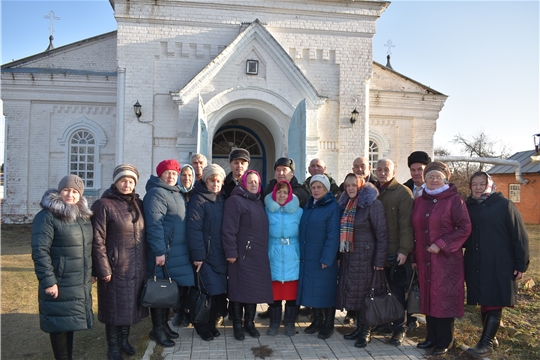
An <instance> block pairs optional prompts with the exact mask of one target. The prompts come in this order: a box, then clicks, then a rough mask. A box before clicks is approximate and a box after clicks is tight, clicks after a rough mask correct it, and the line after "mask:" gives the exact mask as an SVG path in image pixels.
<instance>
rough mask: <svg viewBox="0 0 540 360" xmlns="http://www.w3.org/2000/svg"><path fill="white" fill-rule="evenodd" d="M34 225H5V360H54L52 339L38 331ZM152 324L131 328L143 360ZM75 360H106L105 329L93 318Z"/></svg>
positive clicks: (77, 343)
mask: <svg viewBox="0 0 540 360" xmlns="http://www.w3.org/2000/svg"><path fill="white" fill-rule="evenodd" d="M31 234H32V227H31V225H4V224H3V225H2V256H1V261H2V328H1V330H2V354H1V358H2V359H4V360H15V359H17V360H19V359H36V360H37V359H53V358H54V356H53V354H52V349H51V345H50V341H49V335H48V334H47V333H44V332H43V331H41V329H40V328H39V315H38V314H39V310H38V301H37V287H38V282H37V279H36V275H35V273H34V263H33V261H32V257H31V247H30V239H31ZM92 295H93V299H94V303H93V309H94V314H97V301H96V299H97V293H96V287H95V286H94V289H93V294H92ZM150 327H151V325H150V320H149V319H148V318H147V319H144V320H143V321H142V322H141V323H139V324H137V326H134V327H132V330H131V335H130V342H131V343H132V344H133V345H134V346H135V347H136V348H137V354H136V355H135V356H134V357H133V358H134V359H135V358H136V359H140V358H141V357H142V356H143V354H144V352H145V351H146V348H147V347H148V330H149V329H150ZM73 355H74V359H85V360H102V359H106V358H107V344H106V341H105V327H104V325H103V324H101V323H100V322H99V321H98V320H97V316H95V317H94V326H93V328H92V329H91V330H87V331H77V332H76V333H75V337H74V354H73Z"/></svg>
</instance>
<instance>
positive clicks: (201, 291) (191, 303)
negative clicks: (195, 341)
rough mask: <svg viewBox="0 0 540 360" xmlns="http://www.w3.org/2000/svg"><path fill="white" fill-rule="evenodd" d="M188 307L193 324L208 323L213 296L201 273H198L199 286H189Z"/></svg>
mask: <svg viewBox="0 0 540 360" xmlns="http://www.w3.org/2000/svg"><path fill="white" fill-rule="evenodd" d="M187 307H188V309H189V315H190V320H191V322H192V323H193V324H206V323H207V322H208V321H209V320H210V308H211V307H212V297H211V296H210V295H209V294H208V292H207V291H206V287H205V286H204V282H203V279H202V276H201V273H200V272H198V273H197V286H196V287H195V286H193V287H191V288H189V291H188V294H187Z"/></svg>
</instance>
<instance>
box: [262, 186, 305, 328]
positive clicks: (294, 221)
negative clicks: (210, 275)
mask: <svg viewBox="0 0 540 360" xmlns="http://www.w3.org/2000/svg"><path fill="white" fill-rule="evenodd" d="M264 204H265V207H266V214H267V215H268V223H269V226H270V227H269V237H268V257H269V258H270V271H271V273H272V290H273V293H274V302H273V303H270V304H268V305H269V312H270V326H269V328H268V331H267V332H266V333H267V334H268V335H271V336H275V335H277V332H278V329H279V325H280V324H281V311H282V307H281V303H282V300H285V301H286V303H285V318H284V322H285V334H286V335H288V336H294V335H295V334H296V329H295V327H294V322H295V320H296V313H297V311H296V309H297V308H296V293H297V290H298V275H299V271H300V243H299V240H298V233H299V226H300V219H301V218H302V209H301V208H300V201H299V200H298V198H297V197H296V195H294V194H293V189H292V187H291V184H289V182H287V181H284V180H283V181H279V182H278V183H277V184H276V186H275V187H274V190H273V191H272V193H271V194H268V195H266V197H265V198H264Z"/></svg>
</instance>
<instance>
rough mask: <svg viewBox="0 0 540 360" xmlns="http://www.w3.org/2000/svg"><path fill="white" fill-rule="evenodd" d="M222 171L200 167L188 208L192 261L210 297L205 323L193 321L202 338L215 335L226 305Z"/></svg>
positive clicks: (216, 166) (214, 167)
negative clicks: (210, 303)
mask: <svg viewBox="0 0 540 360" xmlns="http://www.w3.org/2000/svg"><path fill="white" fill-rule="evenodd" d="M224 180H225V171H224V170H223V169H222V168H221V166H219V165H217V164H211V165H208V166H206V167H205V168H204V169H203V176H202V181H197V182H196V183H195V188H194V189H193V194H192V196H191V200H190V201H189V203H188V209H187V220H188V221H187V233H186V234H187V235H186V236H187V240H188V246H189V250H190V253H191V260H192V261H193V264H194V265H195V266H196V270H197V272H199V273H200V275H201V278H202V284H201V287H204V288H205V289H206V291H207V292H208V294H209V295H210V296H212V305H211V310H210V319H209V320H208V322H207V323H205V324H194V327H195V330H196V331H197V334H199V336H200V337H201V339H203V340H205V341H209V340H213V339H214V337H218V336H219V335H220V332H219V331H218V330H217V329H216V319H217V316H218V314H219V313H221V312H223V308H224V307H225V308H226V301H227V295H226V293H227V261H226V260H225V252H224V251H223V244H222V242H221V224H222V221H223V205H224V203H225V201H224V200H223V196H222V195H221V188H222V186H223V181H224Z"/></svg>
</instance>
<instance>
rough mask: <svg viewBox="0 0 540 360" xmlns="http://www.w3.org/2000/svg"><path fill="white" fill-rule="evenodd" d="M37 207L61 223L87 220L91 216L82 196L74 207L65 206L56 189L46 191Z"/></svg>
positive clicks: (90, 211)
mask: <svg viewBox="0 0 540 360" xmlns="http://www.w3.org/2000/svg"><path fill="white" fill-rule="evenodd" d="M39 205H41V207H42V208H44V209H45V210H48V211H50V212H51V213H52V214H53V216H54V217H55V218H58V219H60V220H62V221H70V220H71V221H75V220H77V218H79V217H80V218H83V219H84V220H88V219H90V217H91V216H92V210H90V209H89V208H88V201H87V200H86V198H85V197H84V196H81V199H80V200H79V202H78V203H77V204H75V205H71V204H66V203H64V202H63V201H62V196H60V193H59V192H58V190H56V189H49V190H47V191H46V192H45V194H44V195H43V198H42V199H41V202H40V203H39Z"/></svg>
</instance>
